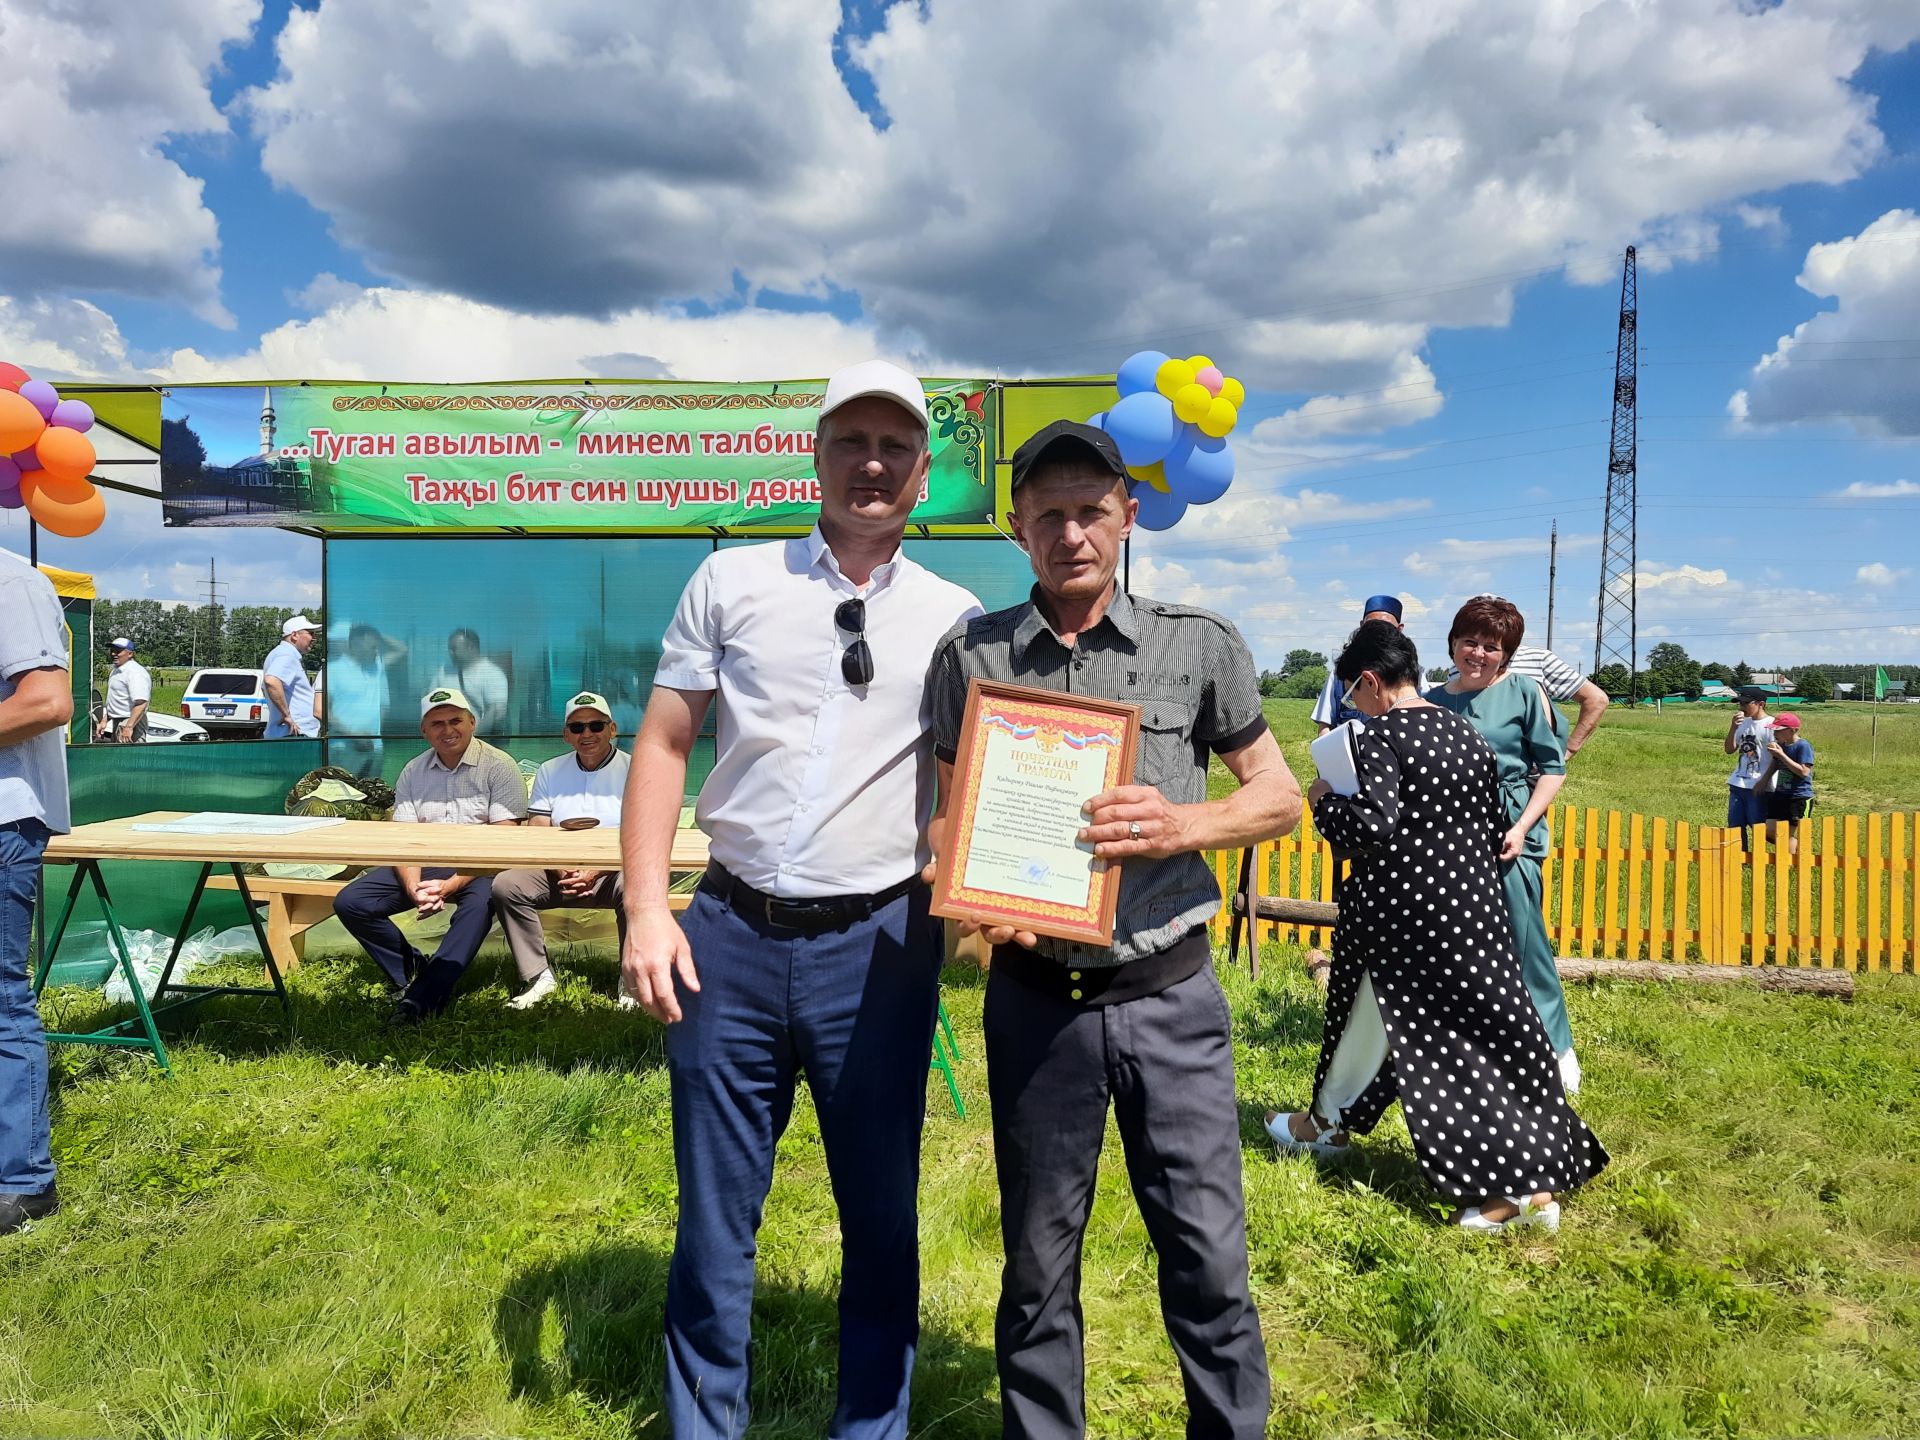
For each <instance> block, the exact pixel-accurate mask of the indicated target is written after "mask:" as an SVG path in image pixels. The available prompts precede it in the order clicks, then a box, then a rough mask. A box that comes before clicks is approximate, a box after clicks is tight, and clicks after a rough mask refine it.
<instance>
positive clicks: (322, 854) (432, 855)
mask: <svg viewBox="0 0 1920 1440" xmlns="http://www.w3.org/2000/svg"><path fill="white" fill-rule="evenodd" d="M185 818H187V816H186V812H183V811H177V810H158V811H153V812H150V813H148V814H144V815H129V816H126V817H125V818H123V819H119V820H102V821H97V822H95V823H94V824H91V825H81V826H77V827H76V828H75V829H74V830H72V831H71V832H70V833H68V834H65V835H56V836H54V837H53V839H52V840H51V841H50V842H48V845H47V851H46V863H47V864H48V865H71V866H73V867H74V873H73V880H72V883H71V884H70V885H68V887H67V895H66V901H65V903H64V904H63V905H62V906H61V909H60V914H59V918H58V919H57V920H56V921H55V922H54V924H53V926H52V927H51V929H47V928H46V926H45V913H44V909H43V913H42V916H41V924H42V929H43V943H42V944H41V946H40V963H39V965H38V966H37V967H36V968H35V972H34V980H33V993H34V995H35V996H36V997H38V996H39V994H40V993H41V992H42V991H43V990H44V989H45V988H46V984H47V976H48V975H49V974H50V973H51V972H52V970H53V960H54V956H55V955H56V954H57V953H58V951H59V949H60V941H61V939H62V938H63V937H64V936H65V934H66V929H67V922H68V921H69V920H70V919H72V917H73V910H74V906H75V904H76V903H77V902H78V901H79V899H80V891H81V889H82V888H83V887H84V886H85V885H87V884H88V883H89V882H91V884H92V887H93V892H94V894H95V895H96V896H97V897H98V899H99V901H100V910H101V914H102V915H103V916H104V917H105V919H106V922H107V940H108V946H109V948H110V949H111V950H112V952H113V956H114V960H115V962H116V963H117V964H118V965H119V967H120V969H121V971H122V973H123V974H124V975H125V976H126V980H127V984H128V985H129V986H130V987H131V988H132V991H133V1004H134V1010H135V1012H136V1013H135V1014H134V1015H133V1016H131V1017H129V1018H128V1019H126V1020H122V1021H120V1022H119V1023H118V1024H114V1025H107V1026H103V1027H102V1028H101V1029H99V1030H93V1031H88V1032H84V1033H50V1034H48V1036H47V1039H48V1040H50V1041H61V1042H68V1043H73V1044H85V1045H107V1046H113V1047H117V1048H121V1049H132V1050H144V1051H146V1052H147V1053H148V1054H150V1055H151V1056H152V1057H153V1059H154V1061H155V1062H156V1063H157V1064H158V1065H159V1066H160V1068H161V1069H162V1070H165V1069H167V1068H168V1062H167V1049H166V1046H165V1044H164V1043H163V1042H162V1041H161V1039H160V1031H159V1027H158V1026H157V1025H156V1024H155V1023H154V1022H155V1017H156V1016H158V1015H161V1014H164V1013H166V1012H167V1011H170V1010H176V1009H179V1008H181V1007H183V1006H186V1005H192V1004H197V1003H199V1002H200V1001H202V1000H206V999H210V998H211V997H213V996H215V995H261V996H266V995H271V996H273V997H275V998H276V999H277V1000H279V1002H280V1006H281V1009H282V1010H283V1011H284V1010H286V1009H288V1008H289V1004H288V1000H287V991H286V986H285V985H284V984H283V983H282V978H281V977H282V974H283V967H282V965H281V964H280V957H281V956H283V955H285V956H290V957H291V958H292V961H293V965H290V966H287V967H285V968H293V966H297V964H298V962H299V958H300V955H299V945H298V941H299V938H300V936H301V935H302V934H304V932H305V931H306V930H307V929H309V928H311V927H312V926H313V925H314V924H316V923H318V921H319V920H321V919H324V918H325V915H326V914H331V913H332V895H333V893H335V892H337V891H338V890H339V888H340V885H341V882H338V881H331V880H303V881H295V880H281V879H277V878H276V877H272V876H264V875H248V874H246V873H245V868H244V867H245V866H247V865H249V864H258V865H270V864H283V865H339V866H345V865H358V866H366V867H369V868H371V867H376V866H380V865H421V866H428V865H441V866H448V867H450V868H452V869H454V870H456V871H458V872H459V873H461V874H496V873H498V872H499V871H502V870H564V869H593V870H617V869H619V868H620V832H619V831H618V830H613V829H594V830H562V829H559V828H558V827H554V826H545V825H542V826H526V825H397V824H394V823H393V822H391V821H380V820H342V821H339V822H337V823H335V824H331V825H324V826H319V827H316V828H314V829H310V830H301V831H297V832H295V833H293V834H290V835H255V834H236V833H214V834H189V833H183V832H177V831H174V832H169V831H160V830H141V829H137V828H135V827H137V826H141V825H152V824H162V823H165V822H167V821H171V820H182V819H185ZM105 860H166V861H176V862H182V861H183V862H186V863H189V864H197V865H199V867H200V874H199V878H198V879H197V880H196V881H195V882H194V887H193V894H192V896H191V897H190V898H189V899H188V901H187V909H186V914H185V915H184V916H183V917H182V918H181V921H180V926H179V929H178V930H177V931H175V933H174V937H173V946H172V949H171V950H170V951H169V952H168V955H167V962H166V965H165V966H164V967H163V968H162V969H161V972H160V981H159V984H158V985H157V986H156V987H155V988H154V992H153V996H152V1000H151V1003H149V1000H148V996H147V994H146V987H145V986H143V985H142V984H141V983H140V977H139V975H138V974H137V973H136V971H135V970H134V967H133V960H132V957H131V955H130V954H129V952H128V948H127V942H126V936H125V935H124V934H123V933H122V931H121V929H120V921H119V918H118V917H117V916H116V915H115V914H114V910H113V899H112V896H111V895H110V894H109V893H108V889H107V882H106V876H105V875H104V874H103V873H102V872H101V869H100V864H101V862H102V861H105ZM669 863H670V865H671V867H672V869H673V872H674V873H675V874H684V873H695V872H699V871H702V870H704V869H705V868H706V865H707V837H706V836H705V835H704V834H702V833H701V832H700V831H698V830H681V831H677V832H675V834H674V838H673V850H672V852H671V857H670V860H669ZM216 866H219V867H222V868H224V869H225V870H226V871H227V872H228V874H227V875H226V876H223V877H220V883H219V885H218V887H217V888H221V889H231V890H236V891H238V892H239V894H240V898H241V902H242V904H243V906H244V908H245V910H246V912H247V920H248V923H249V924H251V925H252V926H253V932H254V935H255V937H256V938H257V939H258V940H259V942H260V954H261V956H262V958H263V959H264V960H265V962H266V972H267V974H266V978H267V980H268V982H269V984H268V985H267V986H264V987H263V986H248V985H183V984H178V983H175V982H174V980H173V968H174V966H175V964H176V963H178V961H179V958H180V950H181V947H182V946H183V945H184V944H185V943H186V938H187V936H188V935H190V934H192V933H193V929H192V927H193V918H194V915H195V914H196V913H197V912H198V910H199V908H200V898H201V896H202V895H204V894H205V893H206V891H207V889H208V887H209V885H211V884H212V883H213V880H214V876H213V871H214V868H215V867H216ZM282 887H293V888H282ZM308 887H329V888H326V889H315V888H308ZM256 891H257V892H258V893H259V894H260V895H261V896H263V897H264V900H265V904H266V907H267V920H268V926H272V925H274V924H275V912H276V908H277V909H278V926H279V928H278V929H277V930H275V931H270V930H269V928H268V926H263V925H262V923H261V918H260V916H259V914H258V913H256V910H255V899H254V896H255V892H256ZM318 907H324V913H316V910H317V908H318ZM45 908H51V907H45ZM276 941H277V942H278V943H277V944H276ZM169 992H171V993H172V994H174V995H177V996H178V997H180V998H178V999H176V1000H173V1001H171V1002H170V1003H163V1001H164V1000H165V997H166V996H167V995H168V994H169Z"/></svg>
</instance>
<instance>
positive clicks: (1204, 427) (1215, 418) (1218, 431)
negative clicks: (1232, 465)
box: [1198, 400, 1240, 440]
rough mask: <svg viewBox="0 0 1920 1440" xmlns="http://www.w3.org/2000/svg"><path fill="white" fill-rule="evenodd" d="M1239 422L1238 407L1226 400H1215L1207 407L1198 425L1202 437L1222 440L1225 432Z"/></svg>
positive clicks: (1225, 434)
mask: <svg viewBox="0 0 1920 1440" xmlns="http://www.w3.org/2000/svg"><path fill="white" fill-rule="evenodd" d="M1239 421H1240V410H1239V407H1238V406H1235V405H1233V404H1231V403H1230V402H1228V401H1226V400H1215V401H1214V402H1213V403H1212V404H1211V405H1209V406H1207V413H1206V414H1205V415H1204V416H1202V417H1201V419H1200V420H1199V422H1198V423H1199V426H1200V433H1201V434H1202V435H1211V436H1212V437H1213V438H1214V439H1216V440H1223V439H1225V438H1226V436H1227V432H1228V431H1230V430H1232V429H1233V427H1234V426H1235V425H1236V424H1238V423H1239Z"/></svg>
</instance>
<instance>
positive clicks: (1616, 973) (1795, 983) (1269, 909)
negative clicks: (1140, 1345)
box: [1233, 895, 1853, 1000]
mask: <svg viewBox="0 0 1920 1440" xmlns="http://www.w3.org/2000/svg"><path fill="white" fill-rule="evenodd" d="M1233 905H1234V911H1235V913H1237V914H1245V913H1246V897H1245V896H1244V895H1235V896H1234V897H1233ZM1254 913H1255V914H1256V915H1257V916H1258V917H1259V918H1260V919H1262V920H1278V921H1285V922H1292V923H1295V924H1304V925H1331V924H1333V923H1334V921H1335V919H1336V918H1338V916H1339V913H1340V907H1339V906H1338V905H1335V904H1333V903H1331V902H1329V901H1325V900H1296V899H1294V898H1293V897H1292V896H1288V895H1260V896H1256V897H1255V898H1254ZM1319 954H1320V952H1319V951H1317V950H1316V951H1312V952H1310V953H1309V955H1308V962H1307V968H1308V970H1309V972H1313V971H1315V970H1316V968H1317V967H1316V966H1315V965H1314V963H1313V961H1314V957H1315V956H1318V955H1319ZM1554 967H1555V968H1556V969H1557V970H1558V971H1559V972H1560V978H1561V979H1562V980H1563V981H1586V980H1682V981H1686V982H1688V983H1691V984H1697V985H1722V984H1745V985H1758V986H1759V987H1760V988H1761V989H1762V990H1784V991H1788V992H1790V993H1793V994H1797V995H1830V996H1833V997H1834V998H1835V999H1840V1000H1851V999H1852V998H1853V975H1852V972H1850V971H1847V970H1802V969H1787V968H1785V967H1782V966H1777V965H1674V964H1668V963H1665V962H1661V961H1652V960H1571V959H1565V958H1562V959H1557V960H1555V961H1554ZM1324 973H1325V972H1324V971H1321V972H1320V973H1319V974H1316V975H1315V978H1316V979H1319V978H1321V975H1324Z"/></svg>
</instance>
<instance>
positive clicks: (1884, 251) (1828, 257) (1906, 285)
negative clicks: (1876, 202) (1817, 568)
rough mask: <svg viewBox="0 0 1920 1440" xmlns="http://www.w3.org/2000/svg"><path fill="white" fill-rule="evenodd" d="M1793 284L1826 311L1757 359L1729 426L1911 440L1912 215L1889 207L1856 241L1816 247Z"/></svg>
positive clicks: (1915, 316)
mask: <svg viewBox="0 0 1920 1440" xmlns="http://www.w3.org/2000/svg"><path fill="white" fill-rule="evenodd" d="M1799 284H1800V286H1801V288H1802V289H1804V290H1806V291H1808V292H1809V293H1810V294H1813V295H1816V296H1818V297H1820V298H1821V299H1823V300H1832V301H1833V302H1834V308H1833V309H1831V310H1827V311H1824V312H1822V313H1821V314H1818V315H1815V316H1814V317H1813V318H1812V319H1810V320H1807V321H1805V322H1803V323H1802V324H1800V325H1798V326H1796V327H1795V328H1794V331H1793V333H1792V334H1791V335H1783V336H1782V337H1781V338H1780V339H1779V341H1778V342H1777V343H1776V344H1775V345H1774V348H1773V350H1772V351H1771V352H1770V353H1769V354H1767V355H1765V356H1762V357H1761V359H1760V362H1759V363H1758V364H1757V365H1755V366H1754V367H1753V373H1752V375H1751V376H1750V377H1749V378H1748V381H1747V384H1746V387H1745V388H1744V389H1743V390H1740V391H1737V392H1736V393H1735V394H1734V396H1733V398H1732V399H1731V400H1730V401H1729V403H1728V411H1729V413H1730V414H1731V415H1732V416H1733V418H1734V420H1735V421H1736V423H1744V424H1753V425H1789V424H1797V423H1817V422H1829V423H1839V424H1844V425H1847V426H1849V427H1851V428H1852V429H1854V430H1856V431H1858V432H1860V433H1862V434H1866V435H1891V436H1903V437H1911V436H1915V435H1920V366H1916V365H1915V364H1914V363H1913V362H1912V360H1911V359H1910V358H1908V357H1909V356H1910V355H1911V352H1912V347H1913V340H1912V336H1913V335H1914V334H1915V333H1916V331H1920V215H1917V214H1915V212H1914V211H1912V210H1889V211H1887V213H1886V214H1884V215H1882V216H1881V217H1880V218H1879V219H1878V220H1875V221H1874V222H1873V223H1872V224H1871V225H1869V226H1867V227H1866V229H1864V230H1862V231H1861V232H1860V233H1859V234H1858V235H1850V236H1848V237H1847V238H1845V239H1843V240H1835V241H1832V242H1830V243H1827V244H1822V245H1815V246H1814V247H1813V248H1812V249H1811V250H1809V251H1808V252H1807V260H1806V265H1805V266H1804V268H1802V270H1801V272H1800V275H1799ZM1898 483H1901V484H1904V483H1906V482H1904V481H1902V482H1898ZM1841 493H1842V494H1844V495H1849V496H1858V495H1864V494H1867V493H1869V492H1867V491H1864V490H1860V489H1857V488H1856V486H1849V487H1848V488H1847V489H1846V490H1845V491H1842V492H1841ZM1895 493H1906V492H1895Z"/></svg>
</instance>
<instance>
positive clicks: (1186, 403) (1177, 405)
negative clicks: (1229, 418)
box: [1173, 381, 1213, 425]
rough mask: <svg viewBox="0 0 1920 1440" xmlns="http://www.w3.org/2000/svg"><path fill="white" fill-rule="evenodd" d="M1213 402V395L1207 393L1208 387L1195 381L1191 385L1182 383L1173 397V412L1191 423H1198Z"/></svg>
mask: <svg viewBox="0 0 1920 1440" xmlns="http://www.w3.org/2000/svg"><path fill="white" fill-rule="evenodd" d="M1212 404H1213V396H1211V395H1209V394H1208V393H1207V387H1206V386H1204V385H1202V384H1200V383H1199V382H1198V381H1195V382H1194V383H1193V384H1191V385H1182V386H1181V387H1180V388H1179V390H1178V391H1176V392H1175V393H1174V397H1173V413H1174V414H1176V415H1178V416H1179V417H1180V418H1181V419H1182V420H1184V421H1186V422H1187V424H1189V425H1198V424H1199V423H1200V420H1201V417H1202V416H1204V415H1205V414H1206V413H1207V410H1208V408H1209V407H1210V406H1211V405H1212Z"/></svg>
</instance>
